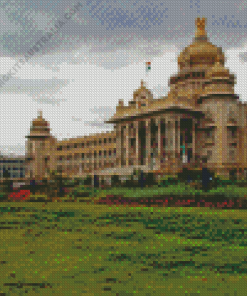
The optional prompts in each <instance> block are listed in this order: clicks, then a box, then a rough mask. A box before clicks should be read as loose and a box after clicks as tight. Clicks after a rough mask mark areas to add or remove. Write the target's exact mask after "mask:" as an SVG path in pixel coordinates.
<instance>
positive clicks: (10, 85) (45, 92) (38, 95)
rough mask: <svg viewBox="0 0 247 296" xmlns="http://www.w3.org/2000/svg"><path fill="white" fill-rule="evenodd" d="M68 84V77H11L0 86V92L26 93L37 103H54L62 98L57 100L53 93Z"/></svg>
mask: <svg viewBox="0 0 247 296" xmlns="http://www.w3.org/2000/svg"><path fill="white" fill-rule="evenodd" d="M0 80H1V78H0ZM68 84H69V80H68V79H55V78H53V79H20V78H15V77H13V78H11V79H10V80H9V81H8V82H7V83H6V84H5V85H4V86H2V87H1V88H0V94H1V93H16V94H27V95H29V96H31V97H32V98H33V100H34V101H36V102H38V103H42V104H52V105H54V104H60V102H62V100H57V99H56V98H55V95H56V94H57V93H59V92H60V91H61V90H62V88H63V87H65V86H67V85H68Z"/></svg>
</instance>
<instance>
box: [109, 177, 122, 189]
mask: <svg viewBox="0 0 247 296" xmlns="http://www.w3.org/2000/svg"><path fill="white" fill-rule="evenodd" d="M120 185H121V181H120V178H119V176H118V175H113V176H111V186H112V187H118V186H120Z"/></svg>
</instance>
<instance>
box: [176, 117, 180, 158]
mask: <svg viewBox="0 0 247 296" xmlns="http://www.w3.org/2000/svg"><path fill="white" fill-rule="evenodd" d="M177 127H178V129H177V149H178V156H177V157H178V162H179V163H180V145H181V144H180V118H179V119H178V125H177Z"/></svg>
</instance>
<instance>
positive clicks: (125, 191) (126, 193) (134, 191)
mask: <svg viewBox="0 0 247 296" xmlns="http://www.w3.org/2000/svg"><path fill="white" fill-rule="evenodd" d="M75 191H77V192H84V191H88V192H90V194H91V195H92V196H95V197H104V196H106V195H122V196H123V197H126V198H127V197H131V198H145V197H152V196H154V195H167V196H169V195H176V194H177V195H182V196H183V195H184V196H188V195H191V196H193V195H199V194H201V195H204V196H214V195H216V196H217V195H218V194H224V195H225V196H226V197H229V198H230V197H242V198H244V197H245V196H247V188H244V187H238V186H237V185H228V186H225V187H217V188H216V189H212V190H210V191H209V192H205V191H203V190H195V189H194V188H191V187H190V186H189V185H186V184H185V183H179V184H178V185H170V186H167V187H158V186H153V187H145V188H143V189H142V188H124V187H121V188H117V187H114V188H110V189H105V190H103V189H98V190H97V189H95V188H93V189H89V188H85V189H84V187H83V186H80V187H78V188H76V189H75ZM71 196H73V193H71Z"/></svg>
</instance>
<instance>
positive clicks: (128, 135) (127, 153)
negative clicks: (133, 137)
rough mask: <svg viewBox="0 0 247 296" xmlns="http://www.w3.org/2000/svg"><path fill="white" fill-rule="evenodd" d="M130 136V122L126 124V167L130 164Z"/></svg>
mask: <svg viewBox="0 0 247 296" xmlns="http://www.w3.org/2000/svg"><path fill="white" fill-rule="evenodd" d="M129 138H130V123H127V124H126V139H125V141H126V144H125V145H126V147H125V148H126V167H128V166H129V151H130V149H129V142H130V141H129Z"/></svg>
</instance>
